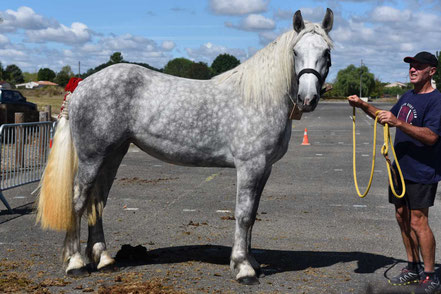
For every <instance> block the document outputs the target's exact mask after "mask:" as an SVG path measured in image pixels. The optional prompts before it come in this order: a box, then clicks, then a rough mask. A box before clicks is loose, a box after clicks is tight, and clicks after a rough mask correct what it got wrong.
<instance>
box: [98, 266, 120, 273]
mask: <svg viewBox="0 0 441 294" xmlns="http://www.w3.org/2000/svg"><path fill="white" fill-rule="evenodd" d="M98 271H99V272H102V273H114V272H117V271H119V267H118V266H117V265H115V264H109V265H106V266H103V267H102V268H100V269H98Z"/></svg>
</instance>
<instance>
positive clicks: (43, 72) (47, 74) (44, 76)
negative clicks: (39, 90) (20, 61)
mask: <svg viewBox="0 0 441 294" xmlns="http://www.w3.org/2000/svg"><path fill="white" fill-rule="evenodd" d="M55 76H56V75H55V72H54V71H53V70H52V69H50V68H47V67H45V68H40V69H39V70H38V80H39V81H50V82H53V80H54V78H55Z"/></svg>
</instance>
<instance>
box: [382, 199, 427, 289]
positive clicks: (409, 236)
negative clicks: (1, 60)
mask: <svg viewBox="0 0 441 294" xmlns="http://www.w3.org/2000/svg"><path fill="white" fill-rule="evenodd" d="M395 217H396V219H397V222H398V225H399V227H400V231H401V236H402V238H403V244H404V248H405V249H406V254H407V261H408V264H407V266H406V267H404V268H403V269H402V270H401V273H400V274H398V275H397V276H394V277H392V278H390V279H389V283H390V284H392V285H396V286H398V285H409V284H411V283H418V282H419V281H420V271H422V270H421V267H420V265H419V261H420V256H419V246H418V238H417V236H416V234H415V232H414V231H413V230H412V227H411V222H410V210H409V208H408V207H407V206H406V205H402V206H400V205H397V204H396V205H395Z"/></svg>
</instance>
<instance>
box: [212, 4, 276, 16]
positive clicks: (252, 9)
mask: <svg viewBox="0 0 441 294" xmlns="http://www.w3.org/2000/svg"><path fill="white" fill-rule="evenodd" d="M268 3H269V1H266V0H240V1H238V0H210V8H211V10H212V11H213V12H214V13H215V14H226V15H243V14H249V13H259V12H264V11H266V10H267V6H268Z"/></svg>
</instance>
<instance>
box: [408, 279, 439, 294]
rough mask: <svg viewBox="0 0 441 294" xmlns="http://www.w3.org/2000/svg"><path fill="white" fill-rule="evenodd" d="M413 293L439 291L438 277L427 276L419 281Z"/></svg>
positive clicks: (429, 293)
mask: <svg viewBox="0 0 441 294" xmlns="http://www.w3.org/2000/svg"><path fill="white" fill-rule="evenodd" d="M412 293H414V294H432V293H441V283H440V281H439V279H438V277H436V276H435V278H433V279H431V278H430V277H429V276H427V275H426V277H425V278H424V279H423V280H421V281H420V284H419V285H418V287H417V288H416V289H415V291H414V292H412Z"/></svg>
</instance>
